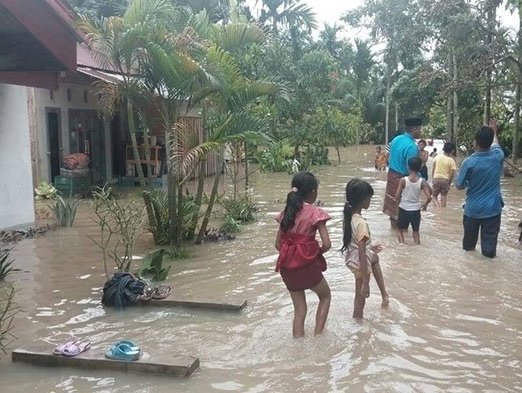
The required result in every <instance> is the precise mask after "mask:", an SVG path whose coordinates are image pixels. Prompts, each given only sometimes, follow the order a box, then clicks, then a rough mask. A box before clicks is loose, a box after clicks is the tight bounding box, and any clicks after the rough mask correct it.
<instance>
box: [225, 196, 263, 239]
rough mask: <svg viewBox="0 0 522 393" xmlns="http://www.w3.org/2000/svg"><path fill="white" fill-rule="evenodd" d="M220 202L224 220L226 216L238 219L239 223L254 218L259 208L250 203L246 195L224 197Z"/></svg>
mask: <svg viewBox="0 0 522 393" xmlns="http://www.w3.org/2000/svg"><path fill="white" fill-rule="evenodd" d="M220 203H221V206H223V209H224V210H225V221H226V220H227V219H228V218H230V219H232V220H234V221H238V222H239V223H248V222H253V221H255V220H256V216H257V212H258V210H259V209H258V208H257V206H256V205H255V204H253V203H252V201H251V200H250V198H249V197H248V196H243V197H239V198H236V199H232V198H224V199H222V200H221V202H220ZM230 222H232V221H230ZM227 232H228V231H227Z"/></svg>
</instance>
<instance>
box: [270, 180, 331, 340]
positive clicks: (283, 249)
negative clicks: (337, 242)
mask: <svg viewBox="0 0 522 393" xmlns="http://www.w3.org/2000/svg"><path fill="white" fill-rule="evenodd" d="M318 185H319V182H318V181H317V179H316V178H315V176H314V175H313V174H312V173H310V172H299V173H297V174H295V176H294V177H293V179H292V189H291V191H290V192H289V193H288V196H287V198H286V207H285V209H284V210H283V211H282V212H281V213H279V214H278V216H277V217H276V221H277V222H279V231H278V232H277V237H276V243H275V247H276V248H277V250H278V251H279V258H278V259H277V265H276V269H275V270H276V271H279V272H280V274H281V277H282V278H283V282H284V283H285V285H286V288H287V289H288V291H290V296H291V297H292V302H293V304H294V322H293V329H292V332H293V335H294V337H303V336H304V321H305V317H306V311H307V309H306V308H307V307H306V296H305V289H311V290H312V291H314V292H315V293H316V294H317V296H318V297H319V305H318V307H317V314H316V317H315V335H317V334H320V333H322V331H323V329H324V326H325V324H326V319H327V317H328V311H329V309H330V299H331V295H330V287H329V286H328V283H327V282H326V280H325V278H324V277H323V273H322V272H323V271H325V270H326V260H325V259H324V256H323V254H324V253H325V252H326V251H328V250H329V249H330V247H331V244H330V237H329V236H328V231H327V229H326V221H328V220H329V219H330V216H329V215H328V213H326V212H325V211H324V210H323V209H321V208H319V207H317V206H314V205H313V203H314V202H315V200H316V199H317V187H318ZM317 231H319V236H320V237H321V245H319V242H318V241H317V240H315V235H316V232H317Z"/></svg>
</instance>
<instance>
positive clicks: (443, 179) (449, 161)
mask: <svg viewBox="0 0 522 393" xmlns="http://www.w3.org/2000/svg"><path fill="white" fill-rule="evenodd" d="M452 152H453V143H451V142H446V143H445V144H444V147H443V148H442V153H443V154H442V155H438V156H437V157H436V159H435V160H434V162H433V171H432V179H433V203H434V204H435V205H439V201H438V196H439V194H440V206H441V207H446V204H447V201H448V192H449V189H450V186H451V182H452V181H453V177H454V176H455V172H456V171H457V165H456V164H455V160H454V159H453V157H452V156H451V153H452Z"/></svg>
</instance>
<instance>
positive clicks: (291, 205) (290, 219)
mask: <svg viewBox="0 0 522 393" xmlns="http://www.w3.org/2000/svg"><path fill="white" fill-rule="evenodd" d="M318 185H319V182H318V181H317V179H316V178H315V176H314V175H313V173H311V172H298V173H296V174H295V175H294V177H293V178H292V188H293V189H296V190H297V191H290V192H289V193H288V196H287V197H286V206H285V210H284V211H283V218H282V219H281V229H282V230H283V231H288V230H289V229H292V227H293V226H294V224H295V217H296V216H297V213H299V211H300V210H301V209H302V208H303V203H304V200H305V198H306V197H307V196H308V195H309V194H310V193H311V192H312V191H315V190H317V186H318Z"/></svg>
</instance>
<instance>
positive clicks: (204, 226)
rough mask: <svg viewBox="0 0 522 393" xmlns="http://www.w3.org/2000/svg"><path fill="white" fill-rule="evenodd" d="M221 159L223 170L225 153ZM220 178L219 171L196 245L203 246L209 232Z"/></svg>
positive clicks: (220, 154)
mask: <svg viewBox="0 0 522 393" xmlns="http://www.w3.org/2000/svg"><path fill="white" fill-rule="evenodd" d="M219 158H220V162H221V163H222V164H221V166H222V168H224V165H223V151H220V152H219ZM220 178H221V171H218V172H217V173H216V174H215V175H214V184H213V185H212V192H211V193H210V199H209V201H208V206H207V210H206V211H205V215H204V216H203V222H202V223H201V227H200V228H199V233H198V237H197V238H196V242H195V243H196V244H201V242H202V241H203V236H205V232H206V231H207V227H208V222H209V221H210V216H211V214H212V209H213V208H214V203H215V202H216V197H217V194H218V187H219V179H220Z"/></svg>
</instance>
